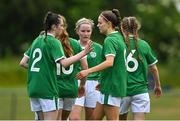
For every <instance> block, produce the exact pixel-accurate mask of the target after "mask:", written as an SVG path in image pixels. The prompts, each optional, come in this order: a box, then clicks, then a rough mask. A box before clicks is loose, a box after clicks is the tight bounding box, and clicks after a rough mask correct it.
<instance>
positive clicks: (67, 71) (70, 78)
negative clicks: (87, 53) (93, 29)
mask: <svg viewBox="0 0 180 121" xmlns="http://www.w3.org/2000/svg"><path fill="white" fill-rule="evenodd" d="M60 17H61V19H62V26H63V30H62V31H63V32H61V33H60V34H59V35H57V37H56V38H57V39H59V40H60V41H61V43H62V46H63V50H64V53H65V55H66V57H71V56H73V55H75V54H77V53H79V52H81V51H82V48H81V46H80V44H79V42H78V41H77V40H75V39H72V38H69V35H68V33H67V31H66V29H67V23H66V19H65V18H64V17H63V16H62V15H61V16H60ZM80 62H81V65H80V63H79V62H76V63H74V64H71V65H70V66H69V67H67V68H64V67H62V66H61V65H60V64H59V63H58V64H57V78H58V90H59V100H60V102H59V104H60V109H59V115H58V120H61V119H62V120H67V118H68V116H69V114H70V111H71V109H72V106H73V105H74V102H75V99H76V97H77V96H78V80H77V78H76V77H75V76H76V74H77V73H78V72H79V71H80V70H81V68H82V69H87V68H88V65H87V61H86V58H82V59H81V60H80ZM80 85H81V86H80V88H79V89H82V88H83V87H84V85H85V80H84V79H83V80H81V82H80ZM80 95H83V94H80Z"/></svg>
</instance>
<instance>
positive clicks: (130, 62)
mask: <svg viewBox="0 0 180 121" xmlns="http://www.w3.org/2000/svg"><path fill="white" fill-rule="evenodd" d="M130 46H131V53H128V54H127V57H126V64H127V71H128V82H127V95H128V96H132V95H136V94H141V93H146V92H148V87H147V86H148V81H147V74H148V65H153V64H155V63H156V62H157V59H156V57H155V56H154V55H153V53H152V50H151V48H150V46H149V45H148V43H147V42H145V41H144V40H141V39H139V40H138V52H139V56H140V58H141V60H139V59H138V55H137V50H136V49H135V41H134V39H133V37H130ZM127 52H129V50H128V49H127Z"/></svg>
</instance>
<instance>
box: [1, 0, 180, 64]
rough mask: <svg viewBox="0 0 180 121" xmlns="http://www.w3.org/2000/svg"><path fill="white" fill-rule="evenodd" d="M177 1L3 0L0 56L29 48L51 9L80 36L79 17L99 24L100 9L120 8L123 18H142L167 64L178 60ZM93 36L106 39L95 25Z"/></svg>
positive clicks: (144, 30) (145, 34) (179, 16)
mask: <svg viewBox="0 0 180 121" xmlns="http://www.w3.org/2000/svg"><path fill="white" fill-rule="evenodd" d="M176 2H178V1H177V0H176ZM175 4H176V3H175V0H73V1H72V0H52V1H49V0H9V1H7V0H1V1H0V14H1V17H0V26H1V30H0V32H1V43H0V56H5V55H6V54H7V53H8V52H10V53H13V54H20V53H23V52H24V51H25V50H26V49H27V48H28V46H24V45H27V44H28V45H30V43H31V42H32V41H33V39H34V38H35V37H36V36H37V35H38V34H39V32H40V31H41V30H42V29H43V18H44V15H45V13H46V12H47V11H49V10H50V11H53V12H56V13H59V14H62V15H64V16H65V17H66V19H67V22H68V32H69V34H70V36H71V37H75V38H77V35H76V33H75V31H74V28H75V23H76V21H77V20H78V19H80V18H82V17H87V18H91V19H93V20H94V21H95V23H96V24H97V18H98V16H99V14H100V12H101V11H103V10H106V9H113V8H117V9H119V10H120V13H121V16H122V17H124V16H136V17H137V18H138V19H139V20H140V21H141V24H142V29H141V31H140V37H141V38H143V39H145V40H146V41H148V42H149V43H150V44H151V45H152V48H153V49H155V50H156V53H157V55H158V58H159V60H160V61H161V62H163V63H168V62H169V60H170V59H171V60H172V58H171V57H172V55H173V56H174V55H178V56H176V57H177V58H178V60H179V59H180V50H179V48H180V47H179V46H180V44H179V43H180V42H179V38H180V29H179V28H180V24H179V20H180V13H179V11H178V10H177V8H176V6H175ZM92 39H93V40H95V41H97V42H99V43H102V42H103V39H104V36H103V35H101V34H99V31H98V29H97V28H96V27H95V29H94V32H93V37H92ZM24 47H25V48H24ZM169 48H173V50H172V49H171V50H169ZM173 59H174V58H173Z"/></svg>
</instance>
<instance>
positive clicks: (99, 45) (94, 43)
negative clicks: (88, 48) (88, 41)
mask: <svg viewBox="0 0 180 121" xmlns="http://www.w3.org/2000/svg"><path fill="white" fill-rule="evenodd" d="M93 45H94V46H97V47H102V45H101V44H99V43H97V42H93Z"/></svg>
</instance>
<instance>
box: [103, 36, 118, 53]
mask: <svg viewBox="0 0 180 121" xmlns="http://www.w3.org/2000/svg"><path fill="white" fill-rule="evenodd" d="M103 54H104V55H105V56H109V55H112V56H116V49H115V46H114V44H113V41H112V39H111V38H106V39H105V41H104V45H103Z"/></svg>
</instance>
